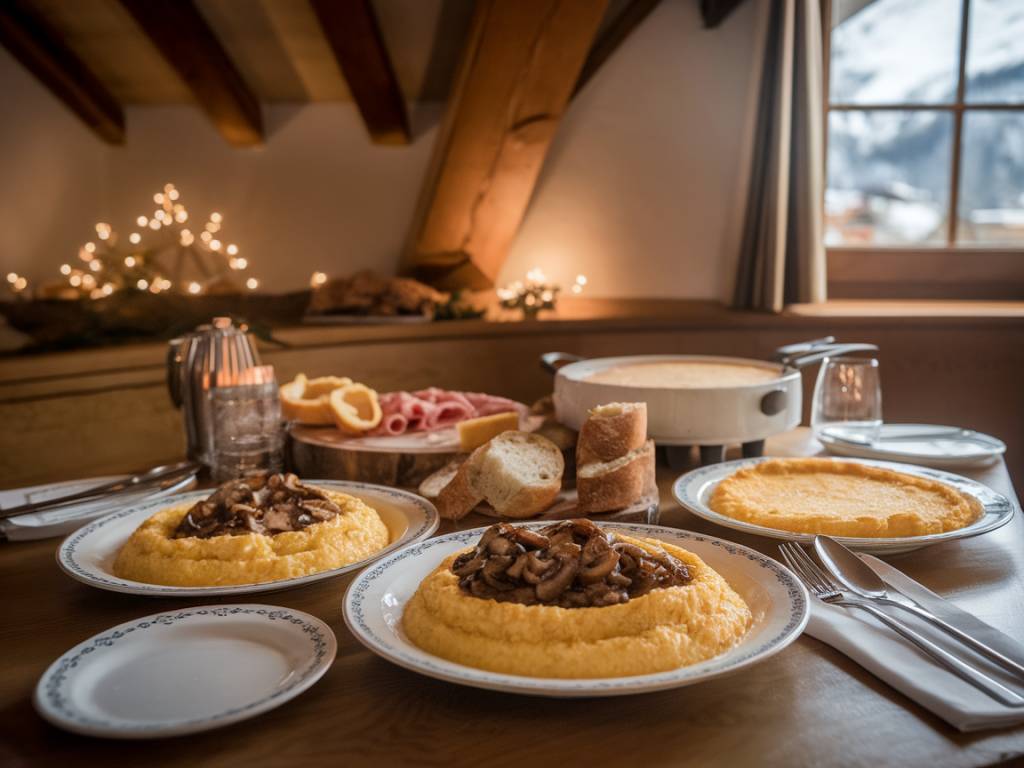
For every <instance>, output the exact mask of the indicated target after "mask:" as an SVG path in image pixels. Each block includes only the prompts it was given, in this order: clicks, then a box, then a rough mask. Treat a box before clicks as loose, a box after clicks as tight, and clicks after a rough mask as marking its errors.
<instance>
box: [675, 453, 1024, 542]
mask: <svg viewBox="0 0 1024 768" xmlns="http://www.w3.org/2000/svg"><path fill="white" fill-rule="evenodd" d="M771 458H772V457H768V456H764V457H761V458H756V459H737V460H736V461H724V462H722V463H720V464H711V465H709V466H706V467H700V468H699V469H695V470H693V471H691V472H687V473H686V474H685V475H682V476H681V477H679V478H677V479H676V481H675V483H673V484H672V495H673V496H675V497H676V501H678V502H679V503H680V504H682V505H683V507H684V508H685V509H687V510H688V511H690V512H692V513H693V514H695V515H697V517H702V518H704V519H705V520H708V521H710V522H712V523H715V524H716V525H720V526H722V527H723V528H731V529H732V530H734V531H741V532H742V533H750V534H754V535H755V536H764V537H766V538H770V539H779V540H782V541H795V542H797V543H798V544H803V545H805V546H810V545H811V544H813V543H814V536H815V534H813V533H794V532H793V531H783V530H780V529H778V528H769V527H767V526H764V525H756V524H754V523H750V522H747V521H746V520H737V519H735V518H732V517H727V516H726V515H722V514H719V513H718V512H715V511H714V510H713V509H711V507H710V506H708V502H709V500H710V499H711V494H712V493H714V491H715V488H716V487H718V484H719V483H720V482H721V481H722V480H724V479H725V478H727V477H729V476H730V475H732V474H733V473H734V472H736V471H738V470H740V469H746V468H747V467H752V466H754V465H755V464H759V463H761V462H762V461H770V460H771ZM830 461H854V460H853V459H840V458H832V459H830ZM856 463H859V464H867V465H870V466H873V467H882V468H883V469H891V470H893V471H896V472H904V473H906V474H908V475H915V476H917V477H923V478H926V479H928V480H938V481H939V482H941V483H946V484H947V485H951V486H953V487H954V488H956V489H957V490H958V491H961V492H963V493H965V494H967V495H969V496H972V497H974V499H976V500H977V502H978V503H979V504H980V505H981V514H980V516H979V517H978V519H977V520H975V521H974V522H973V523H971V524H970V525H968V526H965V527H964V528H960V529H958V530H955V531H946V532H945V533H934V534H928V535H926V536H900V537H892V538H867V537H854V536H833V537H832V538H834V539H835V540H836V541H839V542H842V543H843V544H844V545H845V546H846V547H848V548H850V549H855V550H857V551H858V552H870V553H871V554H875V555H898V554H901V553H903V552H911V551H913V550H915V549H920V548H921V547H927V546H930V545H932V544H941V543H942V542H945V541H956V540H958V539H966V538H970V537H971V536H980V535H981V534H983V533H988V532H989V531H994V530H996V529H997V528H1001V527H1002V526H1004V525H1006V524H1007V523H1008V522H1010V520H1012V519H1013V513H1014V508H1013V504H1012V503H1011V502H1010V500H1009V499H1007V498H1006V497H1005V496H1003V495H1002V494H1001V493H996V492H995V491H993V490H992V489H991V488H989V487H988V486H987V485H984V484H982V483H979V482H978V481H976V480H971V479H970V478H969V477H963V476H962V475H954V474H953V473H952V472H943V471H942V470H939V469H930V468H927V467H919V466H917V465H914V464H898V463H896V462H892V461H874V460H871V459H857V460H856Z"/></svg>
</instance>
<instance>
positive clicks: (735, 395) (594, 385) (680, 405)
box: [541, 338, 878, 446]
mask: <svg viewBox="0 0 1024 768" xmlns="http://www.w3.org/2000/svg"><path fill="white" fill-rule="evenodd" d="M832 341H834V340H833V339H831V338H829V339H820V340H817V341H814V342H805V343H802V344H794V345H790V346H788V347H783V348H781V349H780V350H778V354H779V356H780V358H781V361H780V362H770V361H765V360H751V359H746V358H738V357H716V356H705V355H630V356H626V357H602V358H595V359H584V358H581V357H578V356H575V355H568V354H565V353H562V352H549V353H547V354H546V355H543V356H542V357H541V363H542V365H543V366H544V367H545V368H547V369H548V370H551V371H555V388H554V404H555V417H556V418H557V419H558V421H560V422H561V423H562V424H565V425H566V426H567V427H570V428H572V429H575V430H579V428H580V427H581V426H582V425H583V422H584V421H585V420H586V418H587V414H588V412H589V411H590V409H591V408H594V407H596V406H598V405H603V404H605V403H613V402H645V403H647V433H648V435H649V436H650V437H652V438H654V440H655V442H656V443H658V444H660V445H670V446H671V445H700V446H725V445H735V444H737V443H741V444H754V443H758V442H759V441H763V440H764V439H765V438H766V437H769V436H771V435H775V434H779V433H780V432H787V431H789V430H791V429H793V428H794V427H796V426H797V425H798V424H799V423H800V418H801V412H802V385H801V377H800V370H799V369H800V368H801V367H803V366H806V365H810V364H811V363H814V362H818V361H820V360H822V359H824V358H825V357H829V356H832V357H835V356H839V355H842V354H846V353H848V352H854V351H865V350H877V349H878V348H877V347H876V346H874V345H873V344H833V343H831V342H832ZM662 362H665V363H680V362H689V363H718V364H726V365H742V366H750V367H754V368H762V369H765V370H767V371H769V372H771V373H772V374H774V376H773V377H772V378H770V379H767V380H760V381H755V382H752V383H743V384H738V385H727V386H717V387H701V388H693V387H682V386H680V387H672V386H634V385H628V384H613V383H608V382H598V381H591V380H589V379H590V377H592V376H593V375H594V374H596V373H598V372H599V371H603V370H606V369H609V368H615V367H620V366H628V365H635V364H638V363H662Z"/></svg>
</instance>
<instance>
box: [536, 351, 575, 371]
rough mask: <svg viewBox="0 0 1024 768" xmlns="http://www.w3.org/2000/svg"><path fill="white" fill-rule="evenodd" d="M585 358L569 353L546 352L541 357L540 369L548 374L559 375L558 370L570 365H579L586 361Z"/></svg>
mask: <svg viewBox="0 0 1024 768" xmlns="http://www.w3.org/2000/svg"><path fill="white" fill-rule="evenodd" d="M586 359H587V358H585V357H580V356H579V355H573V354H570V353H568V352H545V353H544V354H543V355H541V356H540V367H541V368H543V369H544V370H545V371H547V372H548V373H558V369H559V368H561V367H562V366H564V365H569V364H570V363H578V362H580V361H581V360H586Z"/></svg>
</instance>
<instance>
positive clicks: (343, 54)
mask: <svg viewBox="0 0 1024 768" xmlns="http://www.w3.org/2000/svg"><path fill="white" fill-rule="evenodd" d="M311 2H312V6H313V10H314V11H315V12H316V15H317V18H318V19H319V20H320V26H321V27H322V28H323V32H324V36H325V37H326V38H327V42H328V43H330V46H331V50H332V51H334V57H335V59H337V61H338V66H339V67H340V68H341V72H342V74H343V75H344V76H345V81H346V82H347V83H348V88H349V91H351V93H352V98H353V99H355V102H356V106H357V107H359V114H360V115H362V117H363V123H365V124H366V130H367V131H369V133H370V138H371V139H373V141H374V143H376V144H408V143H409V140H410V136H411V134H410V132H409V119H408V117H407V116H406V112H405V97H404V96H403V95H402V90H401V87H400V86H399V84H398V78H397V77H396V76H395V70H394V67H392V65H391V59H390V58H389V56H388V51H387V47H386V46H385V45H384V38H383V37H382V36H381V33H380V26H379V25H378V23H377V17H376V15H375V14H374V11H373V6H372V5H371V4H370V0H345V2H338V0H311Z"/></svg>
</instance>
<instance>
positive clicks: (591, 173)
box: [501, 0, 761, 298]
mask: <svg viewBox="0 0 1024 768" xmlns="http://www.w3.org/2000/svg"><path fill="white" fill-rule="evenodd" d="M760 2H761V0H751V2H747V3H744V4H743V5H741V6H740V7H739V9H737V10H736V11H735V12H734V13H733V15H732V16H730V17H729V18H728V19H727V20H726V21H725V22H724V24H723V25H722V26H721V27H719V28H717V29H715V30H705V29H703V28H702V27H701V21H700V14H699V13H698V8H697V5H698V4H697V3H696V2H690V1H689V0H681V1H679V0H672V1H667V2H662V3H661V4H660V5H658V7H657V8H656V9H655V10H654V11H653V12H652V13H651V15H650V16H649V17H648V18H647V19H646V20H645V21H644V23H643V24H642V25H641V26H640V27H638V28H637V29H636V30H634V32H633V34H632V35H630V37H628V38H627V39H626V41H625V42H624V43H623V44H622V46H621V47H620V48H619V50H618V51H616V52H615V55H614V56H613V57H612V58H610V59H609V60H608V61H606V62H605V64H604V66H603V67H602V68H601V69H600V70H599V71H598V72H597V74H596V76H595V77H594V79H593V80H592V81H591V82H590V83H589V84H588V85H587V87H586V88H585V89H584V90H583V91H581V92H580V93H579V95H578V96H577V97H576V99H575V100H574V101H573V103H572V105H571V106H570V108H569V111H568V113H567V114H566V116H565V117H564V119H563V122H562V125H561V126H559V130H558V134H557V136H556V138H555V141H554V144H553V146H552V149H551V152H550V153H549V155H548V157H547V159H546V161H545V165H544V170H543V172H542V175H541V178H540V181H539V184H538V187H537V189H536V190H535V193H534V199H533V202H532V204H531V206H530V208H529V210H528V212H527V215H526V219H525V221H524V223H523V226H522V228H521V229H520V231H519V235H518V237H517V239H516V242H515V245H514V246H513V248H512V252H511V254H510V256H509V259H508V261H507V262H506V263H505V267H504V269H503V271H502V275H501V281H502V282H509V281H511V280H514V279H518V278H520V277H522V276H523V275H524V274H525V273H526V271H527V270H529V269H530V268H531V267H533V266H535V265H539V266H540V267H541V268H542V269H543V270H544V272H545V273H546V274H547V275H548V277H550V278H553V279H555V280H556V281H558V282H561V283H563V284H564V285H568V284H569V283H571V281H572V279H573V277H574V276H575V275H576V274H577V273H579V272H583V273H585V274H586V275H587V277H588V280H589V282H588V285H587V293H588V295H591V296H630V297H643V296H652V297H653V296H659V297H687V298H717V297H722V296H726V295H728V294H729V292H730V291H731V286H732V279H733V265H734V257H733V254H732V251H731V249H732V248H733V247H734V244H733V240H734V238H732V237H730V235H731V234H732V233H733V231H734V230H735V226H736V225H735V222H736V212H737V209H738V207H741V206H742V203H743V200H742V191H741V183H740V179H741V177H742V176H743V174H742V173H741V170H742V169H743V168H744V167H745V165H744V159H745V155H746V154H747V152H746V144H747V136H748V135H749V128H750V121H749V118H750V117H751V109H750V108H751V106H752V104H751V97H752V95H753V91H754V90H755V89H756V80H755V73H756V67H755V62H759V61H760V59H759V58H757V57H758V56H759V52H758V46H757V45H756V44H755V37H756V35H755V28H756V27H757V24H758V21H759V19H758V13H759V9H758V7H757V6H758V4H759V3H760Z"/></svg>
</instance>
